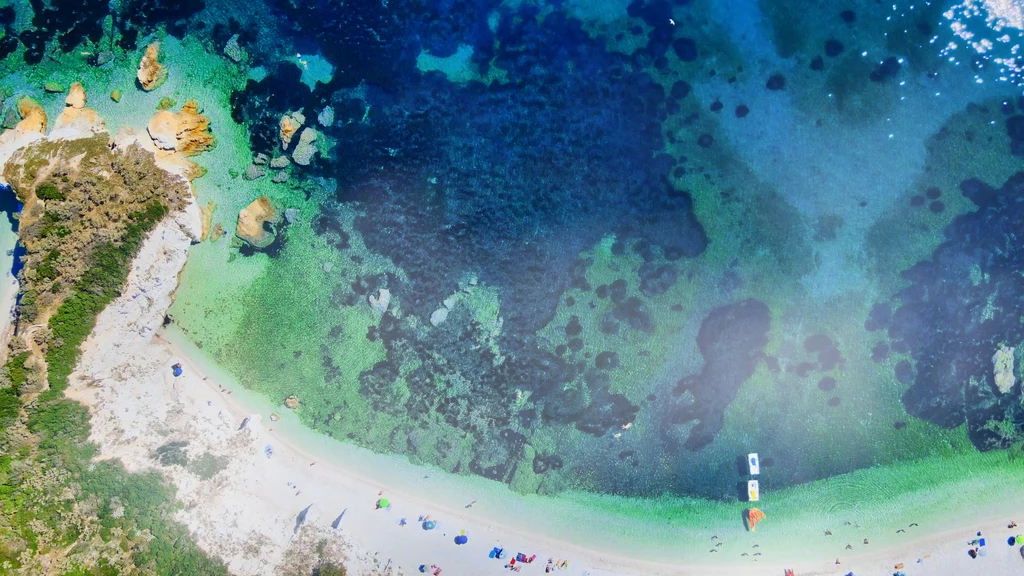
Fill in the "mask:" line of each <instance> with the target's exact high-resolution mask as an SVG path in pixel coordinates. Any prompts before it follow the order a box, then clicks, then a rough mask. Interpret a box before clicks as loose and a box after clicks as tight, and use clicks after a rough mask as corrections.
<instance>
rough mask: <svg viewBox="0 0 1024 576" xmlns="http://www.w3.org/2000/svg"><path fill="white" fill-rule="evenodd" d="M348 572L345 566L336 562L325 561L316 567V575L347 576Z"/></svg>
mask: <svg viewBox="0 0 1024 576" xmlns="http://www.w3.org/2000/svg"><path fill="white" fill-rule="evenodd" d="M347 573H348V572H347V571H346V570H345V567H344V566H342V565H341V564H337V563H335V562H324V563H323V564H321V565H319V566H317V568H316V576H345V575H346V574H347Z"/></svg>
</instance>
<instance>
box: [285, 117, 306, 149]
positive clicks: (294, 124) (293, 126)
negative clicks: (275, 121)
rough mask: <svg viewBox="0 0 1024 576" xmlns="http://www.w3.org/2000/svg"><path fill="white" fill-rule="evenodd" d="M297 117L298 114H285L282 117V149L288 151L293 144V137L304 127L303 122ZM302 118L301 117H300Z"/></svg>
mask: <svg viewBox="0 0 1024 576" xmlns="http://www.w3.org/2000/svg"><path fill="white" fill-rule="evenodd" d="M296 116H299V115H298V114H285V115H284V116H282V117H281V130H280V133H281V134H280V135H281V148H283V149H285V150H287V149H288V146H289V145H290V144H291V143H292V137H293V136H295V133H296V132H298V131H299V128H301V127H302V122H300V121H299V119H298V118H296ZM299 117H300V118H301V116H299Z"/></svg>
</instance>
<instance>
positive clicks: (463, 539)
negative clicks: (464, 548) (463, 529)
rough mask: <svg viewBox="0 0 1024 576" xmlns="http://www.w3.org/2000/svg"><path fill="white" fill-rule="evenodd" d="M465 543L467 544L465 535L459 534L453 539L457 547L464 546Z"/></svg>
mask: <svg viewBox="0 0 1024 576" xmlns="http://www.w3.org/2000/svg"><path fill="white" fill-rule="evenodd" d="M466 542H469V538H467V537H466V535H465V534H459V535H458V536H456V537H455V543H456V544H457V545H459V546H461V545H463V544H465V543H466Z"/></svg>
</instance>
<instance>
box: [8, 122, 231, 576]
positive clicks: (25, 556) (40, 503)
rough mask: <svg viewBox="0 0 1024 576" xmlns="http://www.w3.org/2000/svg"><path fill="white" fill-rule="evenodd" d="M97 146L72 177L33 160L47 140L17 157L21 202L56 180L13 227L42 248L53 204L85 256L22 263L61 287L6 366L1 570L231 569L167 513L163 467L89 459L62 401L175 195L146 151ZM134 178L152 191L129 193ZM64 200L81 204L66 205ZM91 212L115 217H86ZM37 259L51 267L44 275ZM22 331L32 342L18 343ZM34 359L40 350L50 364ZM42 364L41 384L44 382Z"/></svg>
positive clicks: (82, 434)
mask: <svg viewBox="0 0 1024 576" xmlns="http://www.w3.org/2000/svg"><path fill="white" fill-rule="evenodd" d="M94 144H95V142H92V141H91V140H88V141H83V142H80V143H79V144H78V146H79V147H86V148H88V151H89V152H90V153H92V155H91V156H89V157H87V159H86V161H84V162H82V163H81V164H80V166H82V167H83V168H81V169H80V170H78V171H75V172H68V171H64V172H61V168H60V166H59V164H49V165H42V164H40V163H39V161H38V158H39V157H40V155H41V154H49V153H50V152H52V151H47V150H45V149H46V148H47V145H46V144H43V145H37V146H35V147H33V148H30V149H29V150H28V151H27V152H25V153H24V154H23V155H22V156H21V157H19V160H20V161H21V162H20V166H21V167H22V173H23V174H25V175H26V178H25V180H24V181H22V183H23V184H24V186H22V187H20V188H19V187H18V185H17V183H18V180H15V179H12V182H15V183H16V184H15V189H16V191H18V193H19V196H21V197H22V198H26V196H25V190H26V186H30V185H32V183H33V182H34V181H35V180H36V179H37V178H39V177H42V176H43V171H46V170H50V171H52V173H54V174H58V175H59V176H58V179H57V181H59V182H61V184H60V185H56V184H51V183H44V184H42V185H38V186H33V187H31V188H27V189H28V190H34V192H35V194H34V195H35V196H36V197H38V198H39V199H43V200H47V202H38V203H36V204H35V206H36V207H37V208H36V213H35V214H34V215H33V216H31V217H30V218H29V220H30V222H29V225H28V226H24V225H23V226H22V227H21V228H20V232H19V233H20V235H21V237H22V239H23V240H26V239H27V240H28V244H29V245H32V243H36V245H37V246H38V244H39V243H41V242H42V241H43V240H45V239H46V238H47V237H48V234H47V233H45V232H44V231H45V230H46V226H48V225H50V224H52V223H53V221H55V218H54V217H53V216H52V215H51V214H52V213H51V212H50V211H49V209H50V208H51V207H53V208H54V209H56V211H59V212H60V214H57V216H58V218H57V219H59V220H60V221H61V222H63V223H64V225H65V228H64V229H65V230H67V234H65V235H64V236H63V237H61V239H60V241H59V244H60V245H61V246H74V247H76V249H77V250H76V251H75V252H74V253H76V254H78V255H83V254H85V256H84V258H82V262H80V263H79V264H78V266H70V265H68V266H54V265H53V261H54V260H55V259H56V258H55V257H49V256H48V254H49V253H51V252H52V251H53V250H54V248H53V247H50V246H47V247H46V254H47V255H44V256H43V257H42V258H32V254H31V252H30V256H29V257H27V258H26V269H25V270H24V272H23V276H24V277H29V278H35V279H36V280H37V281H38V279H39V278H40V277H41V276H46V277H47V278H46V279H47V280H48V281H50V282H53V284H56V285H58V286H66V287H67V288H66V289H62V288H57V289H56V290H53V289H52V288H51V289H50V290H51V292H50V296H51V297H50V298H49V299H48V300H47V301H46V302H47V304H48V306H40V305H39V302H41V300H38V301H37V300H35V299H33V300H32V305H33V306H34V307H35V308H34V310H33V313H34V315H35V316H34V317H35V318H37V319H40V320H41V319H45V318H47V317H48V321H47V328H48V331H47V332H46V333H45V335H44V337H41V336H39V332H38V331H37V332H36V333H34V334H27V335H25V337H22V336H16V337H15V338H13V340H12V343H11V352H12V353H11V354H10V357H9V359H8V361H7V364H6V366H4V368H3V371H2V379H3V384H2V388H0V425H2V426H3V428H2V430H0V572H3V573H5V574H6V573H19V572H20V573H26V574H35V573H40V572H41V571H43V570H44V568H43V566H44V565H48V566H49V569H48V570H47V573H61V574H67V575H72V574H74V575H118V574H175V575H186V574H197V575H199V574H202V575H208V574H214V575H215V574H226V570H225V568H224V566H223V565H221V564H220V563H219V562H217V561H215V560H213V559H211V558H209V557H208V556H206V555H205V554H204V553H203V552H202V551H200V550H198V549H197V548H196V546H195V543H194V542H192V540H191V539H190V537H189V535H188V532H187V530H186V528H185V527H184V526H182V525H180V524H178V523H176V522H174V521H173V520H172V519H171V515H172V513H173V503H174V494H173V489H172V488H171V487H169V486H168V485H167V484H166V483H165V482H164V481H163V479H162V478H161V476H160V475H159V474H157V473H146V474H130V473H128V472H127V471H125V470H124V468H123V467H122V466H121V464H120V463H119V462H118V461H116V460H115V461H110V460H107V461H102V462H92V457H93V456H94V455H95V452H96V448H95V446H93V445H92V444H90V443H89V442H88V437H89V414H88V410H87V409H86V408H85V407H84V406H82V405H81V404H79V403H78V402H75V401H73V400H69V399H67V398H64V394H63V392H64V390H65V388H66V387H67V378H68V376H69V375H70V374H71V372H72V371H73V370H74V366H75V363H76V362H77V360H78V357H79V354H80V350H79V347H80V345H81V344H82V342H84V341H85V339H86V337H87V336H88V335H89V333H90V332H91V331H92V328H93V326H94V325H95V322H96V317H97V316H98V314H99V313H100V312H101V311H102V310H103V309H104V308H105V307H106V306H107V304H109V303H110V302H111V301H112V300H114V299H115V298H116V297H117V296H118V295H119V294H120V291H121V289H122V286H123V285H124V282H125V280H126V278H127V276H128V272H129V270H130V267H131V262H132V259H133V258H134V256H135V255H136V254H137V253H138V251H139V248H140V247H141V246H142V243H143V241H144V240H145V238H146V235H147V233H148V232H149V231H150V230H152V229H153V227H154V226H156V224H157V223H158V222H159V221H160V219H161V218H163V217H164V216H165V215H166V214H167V212H168V204H174V203H176V202H178V201H180V198H181V197H180V195H179V193H180V191H181V189H180V187H176V186H169V187H167V188H165V189H163V190H161V189H160V188H159V186H160V185H161V184H163V183H165V182H167V180H166V179H165V176H166V175H165V174H164V173H163V172H162V171H160V170H158V169H157V168H156V166H155V165H154V164H153V163H152V159H151V158H149V157H148V156H144V155H143V154H141V153H140V152H141V151H137V150H131V151H129V152H127V153H111V152H110V151H109V149H108V148H107V147H106V146H105V145H104V146H95V145H94ZM65 146H69V149H70V148H73V147H74V146H73V145H65ZM69 151H70V150H69ZM58 152H59V151H58ZM36 153H41V154H36ZM26 166H27V167H28V168H26ZM94 169H97V170H98V169H104V172H105V173H106V174H109V175H110V176H108V177H98V176H97V174H96V173H95V172H94ZM37 171H38V172H39V174H36V172H37ZM29 172H31V173H32V174H31V177H30V178H29V177H27V175H28V173H29ZM129 183H133V185H132V192H133V195H134V198H140V197H141V198H143V201H144V204H142V205H138V204H132V203H130V202H129V203H128V204H127V206H128V207H131V208H132V209H131V210H127V209H126V205H125V204H123V203H120V202H118V201H117V200H116V199H118V192H119V191H120V190H123V189H124V187H125V186H127V185H129ZM139 183H142V184H143V185H142V186H141V188H142V189H143V190H145V191H147V192H148V193H145V194H142V195H141V196H140V195H137V194H136V190H137V188H136V186H137V185H138V184H139ZM146 183H151V184H153V186H146V185H145V184H146ZM65 198H67V199H68V201H69V202H74V201H76V200H77V201H78V202H80V203H79V204H76V205H72V206H68V205H67V203H66V202H65V203H63V204H62V203H61V202H62V201H63V200H64V199H65ZM134 198H133V199H134ZM26 199H28V200H30V202H31V200H32V198H26ZM110 202H114V203H115V204H116V205H109V204H108V203H110ZM86 203H87V204H89V205H88V206H87V207H86V209H85V210H82V208H83V204H86ZM90 211H91V212H93V213H98V214H105V215H110V216H111V217H110V218H99V219H97V218H89V217H87V216H83V214H85V213H87V212H90ZM122 211H123V212H122ZM120 214H123V216H118V215H120ZM71 215H73V217H71ZM83 220H84V221H86V222H83ZM23 224H25V222H24V221H23ZM87 239H88V240H89V241H86V240H87ZM54 243H56V241H54ZM38 252H39V250H37V251H36V253H37V254H38ZM65 252H66V251H62V252H61V255H62V257H63V255H64V254H65ZM33 266H34V268H33ZM44 266H50V268H49V269H47V270H45V274H44V273H43V272H44V270H41V268H42V267H44ZM29 284H30V285H31V283H29ZM38 285H39V284H38V283H37V284H35V286H38ZM54 308H56V309H54ZM25 324H26V323H25V322H23V323H22V326H25ZM29 338H30V339H32V340H33V342H26V341H25V340H26V339H29ZM33 343H34V344H35V347H33ZM34 354H35V355H39V354H43V355H44V357H45V364H44V363H42V362H40V361H38V359H37V358H33V355H34ZM44 367H45V369H46V378H45V380H46V383H45V384H48V386H46V385H45V384H44V382H43V378H42V370H43V368H44ZM55 568H56V570H57V572H54V569H55Z"/></svg>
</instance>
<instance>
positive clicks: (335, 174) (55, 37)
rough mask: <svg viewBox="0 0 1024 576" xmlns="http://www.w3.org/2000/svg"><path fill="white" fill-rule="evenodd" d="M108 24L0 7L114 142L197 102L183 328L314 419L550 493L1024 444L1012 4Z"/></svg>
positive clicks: (744, 3)
mask: <svg viewBox="0 0 1024 576" xmlns="http://www.w3.org/2000/svg"><path fill="white" fill-rule="evenodd" d="M55 6H56V5H55ZM57 8H60V7H59V6H57ZM109 10H110V7H109V6H107V5H106V4H105V3H103V5H102V6H101V5H100V4H97V5H96V6H92V5H91V4H89V5H86V6H84V7H82V8H81V9H80V10H79V9H76V10H65V11H63V12H61V11H60V10H57V12H41V14H42V16H41V15H40V14H34V13H33V10H32V8H31V7H30V6H28V5H22V4H21V3H16V4H14V11H13V15H12V13H11V12H8V11H3V12H2V13H0V24H3V26H4V27H5V37H4V38H5V40H2V41H0V52H2V53H4V56H5V59H4V60H3V61H2V63H0V65H2V66H3V72H4V79H5V84H4V86H5V87H6V88H7V89H8V90H6V91H5V92H4V94H5V95H7V96H8V97H7V98H6V102H7V103H8V106H7V108H8V109H10V108H11V104H13V103H14V102H15V101H16V98H13V96H18V95H31V96H34V97H36V98H38V99H39V100H40V101H41V103H42V104H43V105H44V107H46V109H47V111H48V112H49V113H50V114H51V117H53V116H54V115H55V114H56V112H57V111H59V110H60V108H61V107H62V106H63V95H62V94H56V93H48V92H45V91H44V90H43V87H44V84H45V83H47V82H54V83H58V84H64V85H66V84H68V83H70V82H71V81H75V80H82V81H83V82H84V83H85V84H86V89H87V90H88V91H89V94H90V100H89V105H90V106H92V107H95V108H96V109H97V110H98V111H99V113H100V114H101V115H102V116H104V117H105V118H106V119H107V124H108V126H109V128H110V129H111V132H116V131H117V130H118V129H120V128H122V127H126V126H134V127H140V126H144V125H145V124H146V122H147V120H148V118H149V117H150V116H151V115H152V113H153V111H154V109H155V108H156V107H157V105H158V103H159V102H160V101H161V99H162V98H165V97H167V98H172V99H174V100H176V101H177V104H179V105H180V104H181V103H182V102H184V101H185V100H187V99H190V98H196V99H197V100H198V101H199V102H200V103H201V105H202V107H203V111H204V114H205V115H206V116H208V117H209V118H210V119H211V121H212V129H213V133H214V134H215V136H216V137H217V140H218V147H217V148H216V149H215V150H213V151H210V152H207V153H205V154H203V155H202V156H199V157H196V158H195V159H196V160H197V161H198V162H199V163H200V164H201V165H202V166H203V167H204V168H206V169H207V173H206V175H205V176H203V177H202V178H200V179H198V180H196V181H195V186H196V189H197V192H198V195H199V201H200V204H201V205H204V206H206V205H207V203H208V202H211V201H213V202H215V204H216V208H215V210H214V211H213V218H212V223H213V224H219V225H221V226H223V228H224V229H225V230H226V231H227V235H226V237H223V238H217V239H216V240H215V241H214V240H206V241H205V242H203V243H202V244H200V245H198V246H195V247H194V249H193V252H192V254H191V256H190V261H189V264H188V266H187V267H186V269H185V272H184V273H183V276H182V284H181V287H180V289H179V291H178V293H177V299H176V302H175V304H174V307H173V308H172V310H171V312H170V316H171V318H172V319H173V321H174V322H175V323H176V325H177V326H178V328H180V330H181V332H182V333H183V334H185V335H186V336H187V337H188V338H189V339H190V340H191V341H192V342H193V343H195V345H196V346H198V347H199V348H201V349H202V350H203V352H204V353H206V354H207V355H209V357H210V358H211V359H212V360H214V361H215V362H217V363H218V364H219V365H220V366H222V367H223V368H224V369H226V370H227V371H229V372H230V373H232V374H233V375H234V376H235V377H236V378H237V379H238V380H239V381H240V382H242V383H243V384H244V385H245V386H246V387H248V388H250V389H251V390H252V391H254V392H256V393H258V394H262V395H264V396H265V397H266V398H268V399H270V400H271V401H272V402H274V403H275V404H277V403H279V404H280V408H279V410H280V411H285V410H289V408H286V407H285V406H284V400H285V399H286V398H288V397H291V396H294V397H295V399H296V400H297V401H298V408H297V409H295V412H296V414H297V416H298V418H299V419H300V421H301V422H302V423H303V424H305V425H306V426H308V427H310V428H312V429H315V430H316V431H318V432H321V433H323V434H325V435H328V436H331V437H333V438H336V439H338V440H341V441H344V442H350V443H354V444H357V445H359V446H363V447H367V448H370V449H372V450H375V451H379V452H385V453H394V454H400V455H404V456H405V457H407V458H408V459H409V460H411V461H412V462H414V463H423V464H429V465H433V466H437V467H439V468H441V469H443V470H446V471H449V472H452V473H456V474H462V475H474V476H480V477H484V478H489V479H492V480H495V481H497V482H499V483H504V484H507V485H509V486H511V488H512V489H513V490H515V491H518V492H521V493H526V494H530V493H540V494H563V495H565V494H568V493H570V492H571V493H572V494H575V495H578V494H579V493H580V492H590V493H596V494H603V495H614V496H624V497H636V496H640V497H647V496H661V495H668V496H673V497H679V498H689V497H699V498H710V499H715V500H721V501H724V502H726V503H733V502H736V501H737V499H742V497H743V495H744V494H745V485H746V484H745V482H746V479H747V478H748V476H747V474H746V469H745V466H744V457H745V455H746V454H747V453H748V452H758V453H759V454H760V456H761V459H762V473H761V477H760V481H761V484H762V490H763V492H764V493H765V494H766V496H767V495H770V494H772V493H773V492H778V491H781V490H784V489H789V488H792V487H800V486H803V485H805V484H806V483H808V482H812V481H815V480H821V479H828V478H833V477H835V476H838V475H842V474H846V473H850V472H853V471H857V470H862V469H867V468H880V469H881V468H885V467H889V466H893V467H894V468H893V469H894V470H895V469H897V468H899V466H905V465H908V464H907V463H908V462H916V461H919V460H922V459H924V460H923V461H924V462H926V464H925V465H927V466H936V467H937V468H938V469H941V467H942V463H943V462H954V461H955V462H957V463H958V464H957V466H961V464H962V463H963V462H970V461H973V458H975V457H979V456H978V453H979V452H980V451H984V452H990V453H991V454H999V452H998V451H1004V450H1014V451H1016V450H1019V446H1020V441H1021V436H1022V433H1024V409H1022V404H1021V386H1020V383H1019V382H1018V380H1019V379H1020V377H1021V376H1022V374H1021V368H1020V362H1019V359H1018V358H1017V356H1019V352H1017V350H1019V349H1020V344H1021V341H1022V340H1024V326H1022V324H1021V318H1022V317H1024V314H1022V310H1021V308H1022V306H1024V305H1022V300H1021V294H1024V286H1022V284H1021V282H1022V281H1021V279H1020V278H1021V276H1020V274H1019V270H1020V269H1021V268H1022V261H1024V253H1022V252H1021V250H1020V248H1019V238H1020V237H1021V233H1022V230H1021V229H1022V227H1024V216H1022V210H1021V206H1020V201H1019V198H1020V197H1021V194H1020V192H1021V189H1022V187H1024V182H1022V181H1021V178H1017V177H1015V176H1014V175H1015V174H1016V173H1018V171H1019V170H1020V169H1021V165H1020V158H1021V156H1022V155H1024V110H1022V108H1024V99H1021V89H1020V88H1019V87H1018V85H1017V82H1018V80H1019V78H1018V75H1017V69H1018V66H1017V64H1016V60H1015V54H1016V51H1017V50H1018V48H1016V46H1017V45H1018V43H1019V40H1020V36H1021V33H1022V32H1021V28H1022V26H1024V22H1022V18H1021V9H1020V7H1019V6H1018V5H1015V4H1013V3H1000V2H965V3H961V4H957V3H954V2H951V1H946V2H897V3H895V4H885V5H882V4H879V3H869V2H864V3H857V2H843V3H840V2H823V3H818V4H815V5H813V6H808V5H807V3H805V2H797V1H789V0H780V1H768V0H764V1H761V2H755V1H753V0H736V1H731V2H708V1H703V0H692V1H689V2H687V1H680V0H675V1H668V0H637V1H634V2H624V1H605V2H600V1H597V0H568V1H565V2H526V1H518V2H517V1H506V2H497V1H495V0H488V1H478V2H447V1H428V0H417V1H413V2H401V3H396V2H390V3H389V2H383V3H377V2H356V3H348V4H346V5H345V6H341V5H338V4H337V3H318V4H315V5H307V4H305V3H298V2H295V3H292V2H286V1H282V2H268V3H267V5H266V6H263V7H261V9H259V10H254V9H253V4H252V3H251V2H247V3H244V4H243V3H233V2H213V1H209V2H206V3H205V4H203V3H199V2H184V3H176V4H174V5H173V6H172V5H167V6H164V5H163V4H162V3H160V2H156V3H140V2H128V3H125V4H124V6H121V7H119V8H118V9H117V18H116V19H113V20H106V19H105V18H106V17H107V15H108V12H109ZM34 17H35V18H34ZM25 30H35V32H32V33H31V34H28V35H21V32H23V31H25ZM110 30H113V31H114V32H113V33H111V32H110ZM111 34H112V35H111ZM16 36H17V37H18V38H19V40H18V42H15V44H14V46H15V48H16V50H15V51H13V52H11V51H10V50H8V48H10V43H11V41H13V39H14V38H15V37H16ZM6 39H10V40H6ZM40 39H42V40H40ZM152 39H160V40H161V42H162V48H161V50H162V52H161V53H162V59H163V61H164V62H165V63H167V64H168V69H169V74H168V79H167V82H166V83H165V84H164V85H163V86H161V87H160V88H158V89H157V90H154V91H153V92H148V93H145V92H142V91H140V90H137V89H135V88H133V85H134V82H135V79H134V78H135V72H136V66H137V62H138V57H139V56H140V55H141V52H142V49H143V47H144V46H145V45H146V44H147V43H148V42H149V41H150V40H152ZM40 41H41V42H42V43H41V44H40ZM47 41H49V42H50V44H46V42H47ZM5 42H6V43H5ZM8 52H10V53H8ZM107 52H109V53H110V54H112V56H111V59H110V61H109V62H107V61H103V62H101V61H100V60H99V55H100V54H103V53H107ZM26 63H28V64H31V66H26ZM113 89H121V90H123V91H124V92H125V93H124V96H123V98H122V100H121V101H120V102H115V101H114V100H113V99H111V98H108V97H106V94H107V93H109V91H110V90H113ZM297 112H301V114H300V116H301V118H297V119H296V122H297V123H299V124H301V127H300V128H299V130H298V131H296V133H295V135H294V136H293V137H292V141H291V142H290V143H289V144H288V145H287V146H285V145H283V141H282V137H281V120H282V117H283V116H284V115H285V114H293V113H297ZM306 130H312V132H307V133H306V138H307V140H305V143H304V144H300V143H299V142H300V140H302V139H303V138H304V137H303V136H302V134H303V132H304V131H306ZM300 147H303V148H304V149H303V150H302V151H301V152H300V151H299V150H297V148H300ZM260 154H262V155H265V156H266V160H270V159H274V158H278V157H282V156H283V157H287V158H289V159H290V161H289V162H288V165H287V166H286V167H284V168H281V167H280V165H281V164H283V163H284V162H282V161H280V160H278V161H277V162H274V163H270V162H263V161H262V160H261V162H263V163H261V164H259V165H258V166H256V165H254V164H253V163H254V160H255V159H256V157H257V155H260ZM307 159H308V163H307V162H306V160H307ZM247 172H248V174H246V173H247ZM260 172H263V173H264V174H263V175H262V176H259V177H257V178H255V179H251V178H250V177H252V176H258V175H259V173H260ZM263 195H265V196H267V197H268V198H269V199H270V201H271V202H272V204H273V205H274V207H275V208H276V211H277V215H278V218H277V220H278V221H277V223H274V224H268V225H267V229H266V235H265V237H264V239H263V240H264V241H263V242H260V243H259V244H260V245H259V246H253V245H251V244H249V243H247V242H245V241H243V240H242V239H240V238H237V237H235V236H234V232H235V227H236V222H237V215H238V213H239V211H240V210H242V209H244V208H245V207H246V206H247V205H249V204H250V203H251V202H252V201H253V200H255V199H256V198H257V197H259V196H263ZM993 451H996V452H993ZM991 454H990V455H987V456H984V458H992V457H993V456H992V455H991ZM986 461H987V460H986ZM885 469H888V468H885ZM875 472H878V471H875ZM900 485H901V486H904V484H903V483H901V484H900ZM905 487H906V488H907V489H910V488H911V486H910V484H906V485H905ZM795 489H797V490H799V488H795ZM787 494H789V492H787ZM573 497H576V496H573Z"/></svg>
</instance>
